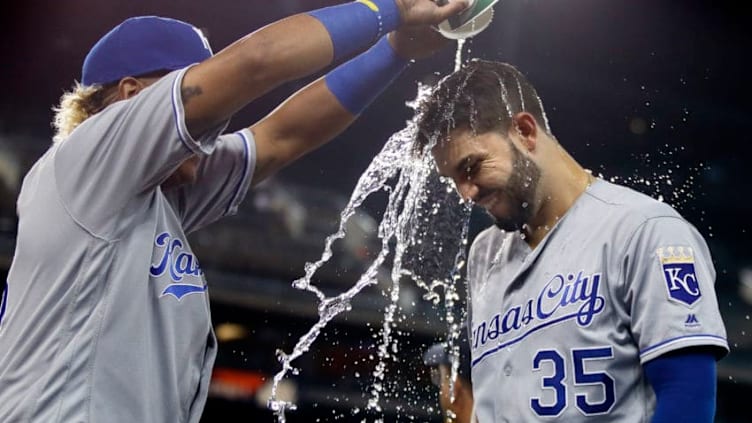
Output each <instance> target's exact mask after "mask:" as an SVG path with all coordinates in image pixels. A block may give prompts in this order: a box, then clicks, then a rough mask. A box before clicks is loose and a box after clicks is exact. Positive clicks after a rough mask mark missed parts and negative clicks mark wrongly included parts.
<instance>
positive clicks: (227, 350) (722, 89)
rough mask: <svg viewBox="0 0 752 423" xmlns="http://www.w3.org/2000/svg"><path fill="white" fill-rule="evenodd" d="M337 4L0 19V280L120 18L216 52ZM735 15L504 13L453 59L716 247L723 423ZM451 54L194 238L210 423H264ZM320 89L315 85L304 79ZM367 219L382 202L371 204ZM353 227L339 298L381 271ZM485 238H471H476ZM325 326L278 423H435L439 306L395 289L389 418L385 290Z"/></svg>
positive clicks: (269, 101)
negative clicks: (341, 225)
mask: <svg viewBox="0 0 752 423" xmlns="http://www.w3.org/2000/svg"><path fill="white" fill-rule="evenodd" d="M335 3H340V2H337V1H321V0H307V1H303V0H275V1H245V2H240V1H231V0H213V1H211V2H201V1H196V0H170V1H168V0H149V1H144V0H131V1H128V2H114V1H101V0H100V1H93V0H68V1H65V2H51V1H50V2H46V1H39V0H29V1H26V2H16V3H11V4H5V5H4V6H3V12H2V15H0V31H2V40H3V41H2V43H0V57H2V64H1V65H0V81H3V89H2V90H1V91H0V276H1V277H2V278H3V279H4V277H5V275H6V273H7V269H8V267H9V265H10V261H11V258H12V255H13V246H14V238H15V227H16V217H15V209H14V203H15V197H16V195H17V192H18V189H19V186H20V182H21V178H22V177H23V175H24V173H25V172H26V171H27V170H28V168H29V167H30V165H31V164H32V163H33V162H34V161H35V160H36V158H37V157H39V156H40V155H41V154H42V152H43V151H44V150H45V149H46V148H47V147H48V146H49V144H50V140H51V136H52V130H51V127H50V121H51V118H52V112H51V106H52V105H54V104H55V103H56V102H57V100H58V99H59V97H60V95H61V94H62V92H63V91H64V90H66V89H68V88H70V87H71V85H72V83H73V80H74V79H78V78H80V66H81V63H82V61H83V58H84V56H85V54H86V52H87V51H88V49H89V48H90V47H91V46H92V45H93V44H94V43H95V42H96V40H97V39H98V38H99V37H100V36H101V35H103V34H104V33H105V32H106V31H107V30H109V29H110V28H111V27H112V26H114V25H116V24H117V23H119V22H121V21H122V20H123V19H125V18H127V17H130V16H134V15H144V14H156V15H163V16H170V17H174V18H178V19H183V20H186V21H188V22H191V23H193V24H194V25H196V26H198V27H200V28H202V29H203V30H204V31H205V32H206V33H207V35H208V36H209V39H210V41H211V43H212V46H213V48H214V50H215V51H219V50H220V49H222V48H223V47H225V46H227V45H228V44H229V43H231V42H232V41H234V40H236V39H237V38H239V37H241V36H243V35H245V34H246V33H248V32H251V31H253V30H256V29H258V28H260V27H262V26H264V25H266V24H269V23H271V22H273V21H275V20H278V19H281V18H283V17H285V16H289V15H291V14H294V13H299V12H303V11H306V10H310V9H313V8H317V7H321V6H325V5H330V4H335ZM743 4H744V2H735V1H731V0H716V1H709V0H707V1H699V0H609V1H603V0H569V1H558V0H501V2H500V3H499V4H498V5H497V6H496V8H495V12H496V13H495V18H494V21H493V23H492V24H491V27H490V28H489V29H488V30H486V31H485V32H484V33H482V34H480V35H479V36H477V37H476V38H475V39H473V40H471V41H469V42H468V43H467V44H466V46H465V53H464V57H465V58H469V57H480V58H484V59H493V60H503V61H508V62H511V63H513V64H515V65H516V66H517V67H519V68H520V70H522V71H523V72H524V73H525V74H526V75H527V76H528V77H529V79H530V80H531V81H532V82H533V84H534V85H535V86H536V87H537V88H538V91H539V93H540V95H541V97H542V98H543V101H544V104H545V105H546V107H547V110H548V117H549V120H550V122H551V127H552V129H553V132H554V134H555V135H556V136H557V137H558V138H559V140H560V142H561V143H562V144H563V145H564V146H565V147H566V148H567V149H568V150H569V151H570V152H571V153H572V154H573V155H574V157H575V158H577V159H578V161H580V163H582V164H583V165H584V166H585V167H587V168H590V169H592V170H593V171H594V172H595V173H596V174H601V175H602V176H603V177H605V178H608V179H611V178H613V179H614V180H616V181H617V182H621V183H624V184H626V185H629V186H632V187H635V188H637V189H638V190H640V191H643V192H645V193H648V194H650V195H652V196H654V197H656V198H657V197H661V198H663V200H664V201H666V202H668V203H669V204H671V205H673V206H675V207H676V208H677V209H678V210H679V211H680V212H681V213H682V214H683V215H684V216H685V217H686V218H687V219H688V220H689V221H690V222H692V223H693V224H694V225H695V226H697V228H698V229H699V230H700V232H702V233H703V235H704V236H705V237H706V239H707V240H708V243H709V245H710V248H711V251H712V253H713V256H714V259H715V266H716V269H717V271H718V278H717V282H716V287H717V291H718V296H719V303H720V307H721V311H722V313H723V316H724V319H725V322H726V325H727V330H728V336H729V342H730V344H731V346H732V352H731V354H730V355H729V356H728V357H726V358H725V359H724V360H723V361H721V362H720V364H719V375H718V377H719V393H718V418H717V421H719V422H742V421H749V420H748V417H747V413H746V411H745V410H746V407H743V401H744V399H745V398H750V395H752V339H751V337H750V335H749V334H747V332H748V331H750V330H752V327H750V314H752V255H751V254H750V249H749V241H750V231H751V230H752V226H751V225H750V222H749V215H750V212H752V199H750V195H749V194H750V189H749V188H748V183H749V178H750V176H752V171H751V170H750V166H749V164H748V154H749V153H750V152H752V147H750V129H752V120H750V118H749V116H748V114H749V112H750V107H749V106H748V103H747V101H748V96H749V93H750V92H752V90H750V84H749V82H748V75H747V73H748V72H747V70H748V67H747V66H746V60H747V57H746V56H747V55H749V53H750V46H752V44H751V43H750V38H751V37H750V29H749V27H748V22H749V18H750V15H749V12H746V10H747V8H746V7H743ZM454 55H455V51H454V49H453V48H452V47H450V48H448V49H447V50H446V51H444V52H442V53H440V54H437V55H436V56H434V57H433V58H431V59H429V60H424V61H421V62H418V63H415V64H412V65H411V66H410V68H409V69H408V70H407V71H406V72H405V74H404V75H402V77H401V78H400V79H399V81H398V82H397V83H395V84H394V85H392V86H391V87H390V88H389V89H388V90H387V91H386V92H385V93H384V95H382V96H381V97H380V99H379V100H378V101H376V102H375V103H374V104H373V105H372V106H371V107H370V108H369V109H368V110H367V111H366V113H365V114H364V116H363V117H361V118H360V119H359V120H358V121H357V122H356V124H354V125H353V126H352V127H351V128H350V129H349V130H348V131H346V132H345V133H344V134H343V135H341V136H340V137H338V138H337V139H336V140H334V141H333V142H332V143H330V144H329V145H327V146H325V147H323V148H322V149H320V150H319V151H317V152H315V153H313V154H311V155H309V156H308V157H306V158H304V159H302V160H301V161H300V162H298V163H296V164H294V165H293V166H292V167H290V168H289V169H286V170H284V171H283V172H281V173H280V174H279V175H278V176H277V177H276V178H275V179H273V180H271V181H269V183H265V184H263V185H262V186H261V187H259V188H258V189H257V190H255V191H254V192H251V193H249V195H248V197H247V199H246V202H245V204H244V206H243V207H242V208H241V210H240V212H239V214H238V216H235V217H233V218H230V219H227V220H225V221H224V222H222V223H218V224H217V225H215V226H213V227H210V228H208V229H206V230H204V231H202V232H200V233H197V234H195V235H194V236H193V237H192V238H193V239H192V244H193V245H194V246H195V250H196V252H197V254H198V256H199V257H200V258H201V260H202V266H203V267H204V268H205V269H206V272H207V275H208V280H209V282H210V285H211V287H212V288H211V292H212V297H211V298H212V307H213V319H214V322H215V327H216V328H217V332H218V336H219V338H220V342H221V343H220V354H219V357H218V360H217V366H216V372H215V376H214V382H213V386H212V395H211V397H210V400H209V403H208V405H207V409H206V412H205V416H204V421H206V422H219V421H222V422H225V421H227V422H229V421H272V420H273V419H272V417H271V414H270V412H269V411H267V410H266V408H265V407H264V405H263V404H264V403H265V400H266V395H267V394H268V388H269V386H268V381H269V380H270V378H271V376H272V375H273V374H274V373H275V372H276V371H278V369H279V364H278V363H277V361H276V358H275V351H276V350H277V349H279V348H281V349H283V350H284V351H287V352H289V351H290V348H291V346H292V345H293V344H294V342H295V341H296V340H297V339H298V337H299V336H301V335H302V334H303V333H305V332H306V331H307V330H308V328H309V327H310V325H311V324H312V323H313V322H314V319H315V317H316V309H315V301H314V300H315V298H314V297H313V296H312V295H310V294H306V293H302V292H298V291H296V290H294V289H293V288H291V287H290V282H291V281H292V280H293V279H295V278H297V277H299V276H301V275H302V273H303V265H304V263H305V262H306V261H310V260H314V259H316V258H318V256H319V254H320V252H321V249H322V247H323V242H324V238H325V236H326V235H328V234H329V233H331V232H333V231H334V230H335V228H336V225H337V222H338V216H339V213H340V211H341V210H342V207H343V206H344V205H345V203H346V200H347V198H348V197H349V194H350V192H351V190H352V189H353V187H354V186H355V183H356V181H357V179H358V177H359V176H360V174H361V173H362V172H363V170H365V168H366V167H367V166H368V164H369V162H370V160H371V158H372V157H373V156H374V155H375V154H376V153H377V152H378V151H379V150H380V148H381V146H382V145H383V143H384V142H385V141H386V139H387V138H388V137H389V135H391V134H392V133H393V132H396V131H397V130H399V129H401V128H402V127H404V123H405V121H406V120H408V119H410V118H411V115H412V114H411V110H410V109H409V108H407V107H405V102H406V101H408V100H410V99H412V98H414V97H415V95H416V91H417V90H416V84H417V82H418V81H422V82H426V83H431V82H434V81H436V80H437V79H438V78H439V77H441V76H443V75H445V74H446V73H448V72H450V71H451V70H452V68H453V66H454ZM314 77H315V76H314ZM312 79H313V77H311V78H309V79H306V80H302V81H298V82H295V83H290V84H287V85H285V86H283V87H281V88H279V89H277V90H274V91H273V92H271V93H270V94H268V95H267V96H266V97H264V98H262V99H260V100H259V101H256V102H255V103H253V104H251V105H250V106H248V107H247V108H246V109H245V110H243V111H242V112H240V113H238V115H236V117H235V118H234V119H233V121H232V123H231V127H230V129H239V128H241V127H243V126H247V125H249V124H251V123H253V122H255V121H256V120H258V119H260V118H261V117H262V116H264V115H265V114H266V113H268V112H269V111H271V110H272V109H273V108H274V107H275V106H276V105H277V104H279V102H280V101H282V100H283V99H284V98H285V97H287V96H288V95H290V94H291V93H292V92H294V91H295V90H297V89H299V88H301V87H303V86H304V85H305V84H307V83H308V82H310V81H311V80H312ZM377 200H378V199H377ZM374 203H375V204H373V205H370V206H369V207H367V208H366V209H364V211H362V212H360V213H359V214H358V215H357V216H356V217H355V218H354V220H353V221H352V222H351V224H350V225H349V235H348V237H347V238H346V239H345V241H344V242H341V243H338V244H336V245H335V257H334V259H333V261H332V263H331V265H329V266H327V267H325V268H324V269H323V270H322V272H321V273H320V274H319V276H318V280H317V283H318V284H320V285H321V286H322V287H323V288H324V289H325V290H327V292H340V291H343V290H345V289H347V288H348V287H350V286H351V285H352V284H353V283H354V281H355V280H356V279H357V276H358V275H360V272H361V271H362V270H363V269H364V268H365V266H367V265H368V263H369V262H370V260H371V259H372V258H373V253H374V251H375V248H377V247H378V245H379V240H378V239H376V237H375V233H374V231H375V228H376V225H377V222H378V219H379V210H380V209H379V207H382V208H383V205H379V201H374ZM482 224H483V222H480V221H479V222H476V224H475V225H474V227H475V229H476V230H475V231H474V232H473V233H476V232H477V230H478V229H479V227H480V226H482ZM380 279H383V280H382V282H380V283H379V284H378V285H377V286H375V287H373V288H371V289H368V290H366V291H365V292H363V294H362V295H360V296H359V297H357V298H356V301H355V302H354V304H353V309H352V311H350V312H348V313H345V314H343V315H342V316H340V317H339V318H337V319H335V321H334V322H332V324H330V325H329V326H328V327H327V329H326V330H325V331H324V333H323V335H322V337H321V338H320V339H319V341H317V343H316V344H315V345H314V348H312V350H311V352H309V353H308V354H306V355H304V356H303V357H302V358H301V359H300V360H298V361H297V362H295V364H296V365H297V367H298V368H299V369H300V370H301V371H300V374H299V375H298V376H295V377H293V378H292V379H290V381H289V382H288V383H286V384H285V386H284V387H283V388H281V389H282V390H283V391H284V395H286V396H288V397H289V398H294V399H295V400H296V403H297V404H298V407H299V410H298V411H296V412H292V413H289V414H288V421H291V422H297V421H343V422H344V421H362V420H363V419H364V418H368V419H371V418H372V417H378V416H383V417H384V419H385V421H439V419H438V413H437V399H436V398H437V397H436V390H435V389H434V388H433V387H432V386H431V384H430V382H429V381H428V376H427V373H426V371H425V369H424V368H423V367H422V365H421V364H420V354H421V353H422V351H423V350H424V349H425V347H426V346H427V345H430V344H431V343H432V342H434V341H435V340H437V339H440V338H442V337H443V336H444V332H445V328H446V324H445V323H444V322H443V321H442V318H441V316H442V315H443V313H444V311H443V310H442V309H441V307H433V306H432V305H431V304H429V303H427V302H426V301H423V300H421V299H420V297H421V292H420V290H419V289H418V288H417V287H415V286H413V285H410V284H407V285H406V286H403V289H402V296H403V298H402V299H401V300H400V305H401V306H402V307H401V313H400V314H401V316H402V318H401V319H399V321H398V322H397V324H396V329H395V330H396V331H397V332H396V334H397V335H396V336H397V337H398V339H399V340H400V350H399V352H398V353H397V354H395V357H396V361H390V362H389V366H388V370H387V376H386V380H387V382H386V384H385V391H384V392H383V393H382V398H381V405H382V407H383V412H382V413H373V412H369V411H367V410H366V405H367V402H368V399H369V398H371V394H370V389H371V384H372V382H373V378H372V373H373V370H374V366H375V364H376V362H377V360H376V359H375V355H376V349H377V345H378V337H379V330H380V328H381V326H382V320H383V310H384V307H385V306H386V304H387V303H388V301H387V299H386V297H385V295H384V292H385V290H388V289H389V281H388V278H386V277H384V278H380Z"/></svg>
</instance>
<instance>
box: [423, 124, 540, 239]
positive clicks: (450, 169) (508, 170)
mask: <svg viewBox="0 0 752 423" xmlns="http://www.w3.org/2000/svg"><path fill="white" fill-rule="evenodd" d="M433 155H434V158H435V159H436V164H437V167H438V169H439V173H440V174H441V175H444V176H447V177H450V178H452V180H454V183H455V185H456V187H457V190H458V191H459V194H460V196H461V197H462V198H464V199H468V200H472V201H473V202H475V203H476V204H477V205H479V206H481V207H483V208H484V209H486V211H487V212H488V213H489V214H490V215H491V216H492V217H493V218H494V220H495V221H496V226H498V227H499V228H500V229H503V230H506V231H516V230H521V229H522V228H523V225H525V224H526V223H528V222H529V221H530V220H531V218H532V217H533V216H534V215H535V214H536V212H537V210H538V209H539V207H540V201H539V200H538V186H539V181H540V177H541V171H540V168H539V167H538V165H537V164H536V163H535V162H534V161H533V160H532V159H531V158H530V157H528V156H526V155H525V154H524V153H523V152H522V151H520V149H519V148H517V146H516V145H515V144H514V143H513V142H512V141H511V139H509V138H507V137H504V136H502V135H501V133H499V132H497V131H490V132H486V133H484V134H477V135H476V134H473V133H472V131H470V130H468V129H455V130H453V131H451V132H450V133H449V137H448V139H447V140H446V141H444V142H442V143H439V144H438V145H437V146H436V147H435V148H434V149H433Z"/></svg>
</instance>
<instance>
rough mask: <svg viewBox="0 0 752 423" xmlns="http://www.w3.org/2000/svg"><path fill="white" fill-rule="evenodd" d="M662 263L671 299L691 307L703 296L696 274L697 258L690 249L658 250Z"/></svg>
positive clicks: (670, 248)
mask: <svg viewBox="0 0 752 423" xmlns="http://www.w3.org/2000/svg"><path fill="white" fill-rule="evenodd" d="M656 253H657V254H658V259H659V260H660V261H661V270H662V271H663V279H664V280H665V281H666V288H668V295H669V297H670V298H672V299H674V300H676V301H679V302H682V303H684V304H686V305H688V306H691V305H692V304H694V303H695V302H697V300H699V299H700V296H701V295H702V294H701V293H700V284H699V283H698V281H697V276H696V274H695V258H694V253H693V252H692V249H691V248H689V247H666V248H659V249H658V250H656Z"/></svg>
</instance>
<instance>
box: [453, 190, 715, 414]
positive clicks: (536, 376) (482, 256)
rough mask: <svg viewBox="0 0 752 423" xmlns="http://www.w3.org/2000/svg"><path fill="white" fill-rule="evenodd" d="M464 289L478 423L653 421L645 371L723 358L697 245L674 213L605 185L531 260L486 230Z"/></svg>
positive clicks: (508, 237)
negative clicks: (654, 365) (683, 360)
mask: <svg viewBox="0 0 752 423" xmlns="http://www.w3.org/2000/svg"><path fill="white" fill-rule="evenodd" d="M468 280H469V284H470V285H469V289H470V292H469V295H470V306H469V312H470V327H469V329H470V331H471V355H472V381H473V391H474V395H475V405H476V412H477V415H478V419H479V421H480V423H489V422H530V421H546V420H550V419H552V418H556V420H557V421H566V422H579V421H597V422H622V423H624V422H648V421H649V420H650V417H651V416H652V413H653V409H654V407H655V395H654V393H653V391H652V388H651V387H650V385H649V384H648V382H647V381H646V379H645V376H644V374H643V371H642V366H641V365H642V364H643V363H645V362H647V361H649V360H651V359H654V358H656V357H658V356H660V355H661V354H664V353H666V352H669V351H672V350H676V349H680V348H685V347H690V346H710V347H715V348H716V349H717V350H718V353H719V355H723V354H725V353H726V352H727V351H728V344H727V341H726V332H725V329H724V326H723V321H722V320H721V316H720V313H719V310H718V301H717V299H716V296H715V292H714V288H713V285H714V281H715V271H714V270H713V265H712V261H711V257H710V253H709V251H708V248H707V245H706V244H705V241H704V240H703V238H702V236H701V235H700V234H699V233H698V232H697V230H696V229H695V228H694V227H693V226H692V225H690V224H689V223H688V222H686V221H685V220H684V219H682V218H681V216H679V214H678V213H676V211H674V210H673V209H672V208H671V207H669V206H668V205H666V204H663V203H660V202H658V201H655V200H653V199H651V198H649V197H647V196H645V195H642V194H639V193H637V192H635V191H633V190H631V189H628V188H625V187H621V186H618V185H614V184H611V183H608V182H606V181H603V180H597V181H596V182H595V183H594V184H593V185H592V186H591V187H590V188H589V189H588V190H587V191H586V192H585V193H584V194H583V195H581V196H580V197H579V198H578V199H577V201H576V202H575V203H574V204H573V206H572V208H571V209H570V210H569V211H568V212H567V214H566V215H565V216H563V217H562V219H561V220H560V221H559V222H558V224H557V225H556V226H555V227H554V228H552V230H551V232H550V233H549V234H548V235H547V236H546V238H545V239H544V240H543V241H542V242H541V244H540V245H538V246H537V247H536V248H535V249H534V250H531V249H530V247H529V246H528V245H527V243H525V242H524V240H523V239H522V238H521V237H520V234H519V233H505V232H503V231H501V230H499V229H497V228H495V227H492V228H489V229H487V230H485V231H484V232H483V233H482V234H480V235H479V236H478V238H477V239H476V241H475V242H474V243H473V246H472V248H471V252H470V257H469V267H468Z"/></svg>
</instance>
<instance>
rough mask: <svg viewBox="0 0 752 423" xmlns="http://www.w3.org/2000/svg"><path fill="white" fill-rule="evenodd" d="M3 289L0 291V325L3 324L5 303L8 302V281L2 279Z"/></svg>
mask: <svg viewBox="0 0 752 423" xmlns="http://www.w3.org/2000/svg"><path fill="white" fill-rule="evenodd" d="M2 287H3V289H2V291H0V325H2V324H3V316H5V305H6V303H7V302H8V281H3V286H2Z"/></svg>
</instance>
